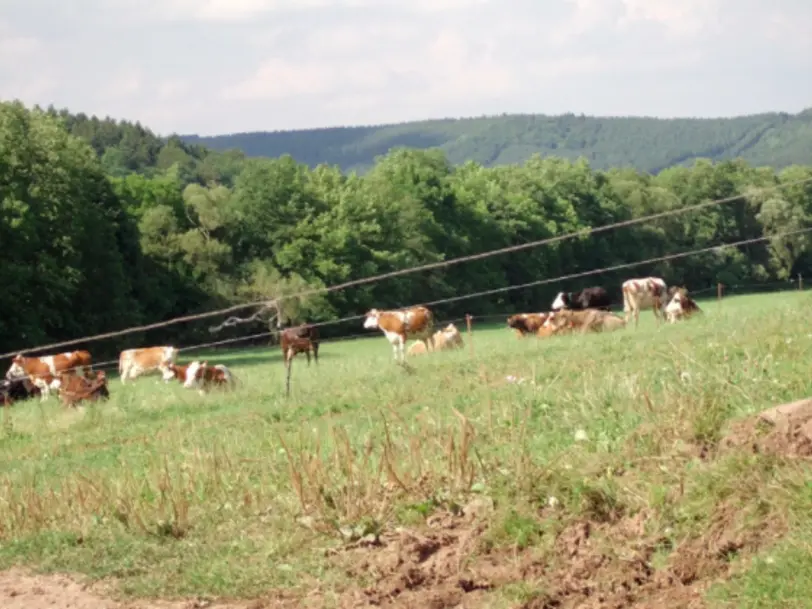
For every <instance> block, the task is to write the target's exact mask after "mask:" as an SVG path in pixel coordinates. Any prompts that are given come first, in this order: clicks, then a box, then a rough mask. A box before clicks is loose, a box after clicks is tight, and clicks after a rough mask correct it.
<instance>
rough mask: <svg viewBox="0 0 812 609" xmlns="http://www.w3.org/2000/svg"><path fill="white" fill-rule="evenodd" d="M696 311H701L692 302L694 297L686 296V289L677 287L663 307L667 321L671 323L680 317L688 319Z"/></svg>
mask: <svg viewBox="0 0 812 609" xmlns="http://www.w3.org/2000/svg"><path fill="white" fill-rule="evenodd" d="M696 313H702V309H700V308H699V305H697V304H696V303H695V302H694V299H693V298H691V297H690V296H688V290H686V289H685V288H677V289H676V291H675V292H674V295H673V296H672V298H671V301H670V302H669V303H668V306H667V307H666V308H665V315H666V318H667V319H668V321H669V322H670V323H672V324H675V323H677V321H678V320H680V319H688V318H690V317H691V316H692V315H694V314H696Z"/></svg>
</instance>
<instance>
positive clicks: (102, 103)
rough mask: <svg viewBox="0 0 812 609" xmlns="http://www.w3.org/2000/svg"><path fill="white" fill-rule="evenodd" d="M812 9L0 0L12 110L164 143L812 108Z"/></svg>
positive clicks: (1, 53) (617, 2) (686, 4)
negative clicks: (260, 134) (502, 118)
mask: <svg viewBox="0 0 812 609" xmlns="http://www.w3.org/2000/svg"><path fill="white" fill-rule="evenodd" d="M810 74H812V2H810V0H499V1H497V0H63V1H62V2H56V1H54V0H0V99H2V100H10V99H20V100H22V101H23V102H25V103H26V104H27V105H29V106H30V105H33V104H35V103H37V104H40V105H41V106H47V105H48V104H53V105H54V106H56V107H57V108H68V109H69V110H70V111H72V112H80V111H81V112H85V113H87V114H96V115H98V116H108V115H109V116H112V117H114V118H117V119H128V120H133V121H135V120H138V121H140V122H141V123H142V124H144V125H145V126H148V127H150V128H151V129H152V130H154V131H156V132H157V133H159V134H161V135H168V134H170V133H181V134H191V133H198V134H201V135H214V134H224V133H234V132H242V131H272V130H287V129H303V128H315V127H327V126H342V125H344V126H348V125H372V124H381V123H392V122H402V121H409V120H420V119H428V118H446V117H464V116H481V115H493V114H501V113H519V112H521V113H542V114H561V113H565V112H574V113H576V114H578V113H584V114H587V115H601V116H618V115H621V116H628V115H638V116H639V115H645V116H662V117H672V116H732V115H741V114H750V113H756V112H766V111H785V112H798V111H800V110H802V109H804V108H806V107H810V106H812V78H809V75H810Z"/></svg>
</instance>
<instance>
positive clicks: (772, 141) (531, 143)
mask: <svg viewBox="0 0 812 609" xmlns="http://www.w3.org/2000/svg"><path fill="white" fill-rule="evenodd" d="M182 139H183V140H184V141H186V142H188V143H193V144H202V145H204V146H207V147H209V148H212V149H214V150H220V151H224V150H228V149H237V150H241V151H243V152H245V154H246V155H248V156H250V157H256V156H264V157H272V158H274V157H279V156H281V155H283V154H290V155H291V156H292V157H293V158H294V159H296V160H297V161H299V162H300V163H305V164H306V165H308V166H309V167H311V168H312V167H316V166H317V165H319V164H321V163H326V164H328V165H338V166H339V167H341V168H342V169H343V170H344V171H357V172H358V173H364V172H366V171H368V170H369V169H371V168H372V167H373V165H374V164H375V159H376V157H378V156H380V155H383V154H386V153H387V152H388V151H389V149H390V148H392V147H395V148H397V147H408V148H421V149H425V148H440V149H441V150H443V151H444V152H445V153H446V156H447V158H448V160H449V162H451V163H452V164H454V165H461V164H462V163H465V162H466V161H475V162H477V163H479V164H480V165H484V166H486V167H494V166H496V165H512V164H516V163H523V162H525V161H527V160H528V159H529V158H530V157H531V156H532V155H533V154H540V155H541V156H557V157H561V158H564V159H570V160H573V161H575V160H578V159H579V158H581V157H583V158H585V159H587V160H588V161H589V162H590V164H591V165H592V167H593V168H595V169H611V168H613V167H633V168H634V169H637V170H638V171H645V172H648V173H658V172H660V171H661V170H663V169H667V168H668V167H673V166H675V165H691V164H692V163H693V162H694V161H695V160H697V159H701V158H707V159H711V160H713V161H723V160H732V159H734V158H742V159H744V160H746V161H747V162H749V163H751V164H753V165H757V166H760V165H769V166H771V167H776V168H779V169H781V168H783V167H787V166H789V165H793V164H797V163H801V164H808V163H812V108H810V109H808V110H805V111H803V112H801V113H799V114H787V113H784V112H781V113H778V112H774V113H768V114H755V115H751V116H741V117H737V118H714V119H690V118H680V119H660V118H637V117H628V118H601V117H590V116H583V115H580V116H576V115H574V114H566V115H563V116H544V115H540V114H538V115H533V114H529V115H503V116H498V117H482V118H466V119H445V120H432V121H421V122H411V123H403V124H400V125H381V126H377V127H339V128H333V129H309V130H302V131H277V132H271V133H268V132H265V133H263V132H255V133H237V134H232V135H218V136H213V137H198V136H195V135H188V136H182Z"/></svg>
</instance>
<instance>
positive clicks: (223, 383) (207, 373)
mask: <svg viewBox="0 0 812 609" xmlns="http://www.w3.org/2000/svg"><path fill="white" fill-rule="evenodd" d="M234 385H235V378H234V375H233V374H231V371H230V370H229V369H228V368H226V367H225V366H224V365H223V364H217V365H216V366H209V364H208V362H203V363H200V362H199V361H194V362H192V363H191V364H189V366H188V367H187V368H186V380H185V381H184V383H183V386H184V387H186V388H187V389H198V391H200V394H201V395H202V394H205V393H206V391H207V390H208V389H210V388H212V387H229V388H233V387H234Z"/></svg>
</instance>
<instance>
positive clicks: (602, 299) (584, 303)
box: [552, 286, 612, 311]
mask: <svg viewBox="0 0 812 609" xmlns="http://www.w3.org/2000/svg"><path fill="white" fill-rule="evenodd" d="M611 305H612V299H611V297H610V296H609V293H608V292H607V291H606V290H605V289H603V288H602V287H600V286H596V287H592V288H584V289H583V290H581V291H580V292H559V293H558V296H556V297H555V300H554V301H553V306H552V310H553V311H558V310H559V309H571V310H573V311H583V310H584V309H601V310H603V311H608V310H609V309H610V308H611Z"/></svg>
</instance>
